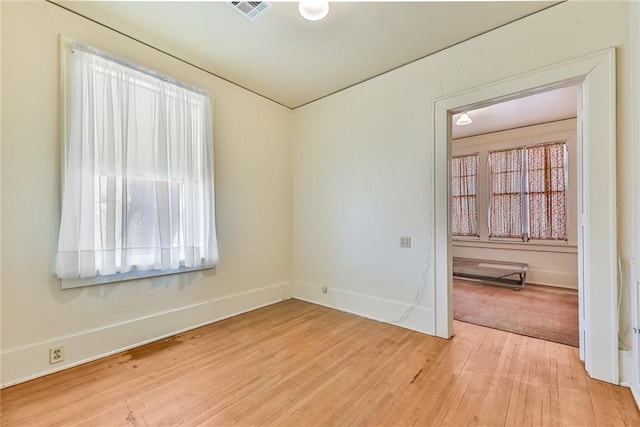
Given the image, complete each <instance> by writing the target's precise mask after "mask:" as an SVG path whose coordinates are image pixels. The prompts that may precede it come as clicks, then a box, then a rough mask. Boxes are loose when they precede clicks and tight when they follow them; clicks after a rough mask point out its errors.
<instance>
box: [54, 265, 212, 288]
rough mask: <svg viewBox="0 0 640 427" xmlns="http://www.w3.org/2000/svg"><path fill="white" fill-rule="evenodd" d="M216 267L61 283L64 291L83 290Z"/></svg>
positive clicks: (125, 274)
mask: <svg viewBox="0 0 640 427" xmlns="http://www.w3.org/2000/svg"><path fill="white" fill-rule="evenodd" d="M215 268H216V267H215V266H208V267H194V268H187V267H180V268H178V269H174V270H148V271H130V272H128V273H119V274H112V275H110V276H95V277H86V278H83V279H62V280H61V281H60V284H61V288H62V289H74V288H82V287H85V286H93V285H106V284H109V283H118V282H126V281H130V280H138V279H148V278H150V277H159V276H168V275H171V274H180V273H188V272H191V271H200V270H211V269H215Z"/></svg>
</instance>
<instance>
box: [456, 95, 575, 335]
mask: <svg viewBox="0 0 640 427" xmlns="http://www.w3.org/2000/svg"><path fill="white" fill-rule="evenodd" d="M578 91H579V87H578V86H568V87H562V88H559V89H554V90H551V91H546V92H541V93H538V94H534V95H527V96H524V97H521V98H516V99H513V100H510V101H505V102H500V103H497V104H493V105H488V106H486V107H483V108H480V109H475V110H469V111H465V113H464V114H454V115H453V116H452V132H451V155H452V159H451V178H450V179H451V184H450V194H451V208H450V215H451V218H450V224H451V239H452V256H453V257H454V264H453V299H454V304H453V311H454V319H456V320H460V321H463V322H467V323H475V324H477V325H481V326H486V327H490V328H493V329H499V330H504V331H507V332H512V333H516V334H520V335H527V336H531V337H534V338H539V339H543V340H546V341H553V342H558V343H561V344H566V345H570V346H574V347H579V326H578V317H579V316H578V307H579V304H578V253H577V248H578V246H577V228H578V227H577V184H576V182H577V168H576V163H577V162H576V159H577V98H578ZM461 118H463V119H461ZM514 268H526V271H525V272H524V273H520V272H516V271H515V270H514ZM523 278H524V279H526V282H527V284H526V285H524V283H523ZM514 291H518V292H514Z"/></svg>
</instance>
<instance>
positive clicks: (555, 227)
mask: <svg viewBox="0 0 640 427" xmlns="http://www.w3.org/2000/svg"><path fill="white" fill-rule="evenodd" d="M526 150H527V174H528V179H527V186H528V193H529V194H528V198H529V233H530V237H531V238H532V239H547V240H567V210H566V209H567V202H566V201H567V198H566V183H567V180H566V169H565V157H566V143H564V142H558V143H552V144H545V145H538V146H533V147H527V148H526Z"/></svg>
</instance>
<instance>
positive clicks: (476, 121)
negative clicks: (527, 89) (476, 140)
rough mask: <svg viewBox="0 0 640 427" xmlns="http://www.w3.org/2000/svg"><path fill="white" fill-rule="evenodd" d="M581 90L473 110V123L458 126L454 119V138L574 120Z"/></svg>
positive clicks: (525, 98)
mask: <svg viewBox="0 0 640 427" xmlns="http://www.w3.org/2000/svg"><path fill="white" fill-rule="evenodd" d="M578 89H579V88H578V86H571V87H566V88H562V89H555V90H551V91H547V92H542V93H538V94H535V95H530V96H527V97H523V98H517V99H513V100H511V101H506V102H501V103H498V104H493V105H489V106H488V107H483V108H478V109H477V110H470V111H468V112H467V113H468V114H469V116H470V117H471V119H472V120H473V123H471V124H469V125H465V126H459V125H456V120H457V119H458V117H460V114H454V115H453V119H452V120H453V124H452V131H451V138H452V139H458V138H464V137H468V136H474V135H482V134H485V133H491V132H497V131H501V130H506V129H515V128H519V127H524V126H531V125H537V124H541V123H548V122H554V121H557V120H564V119H571V118H574V117H576V115H577V107H578Z"/></svg>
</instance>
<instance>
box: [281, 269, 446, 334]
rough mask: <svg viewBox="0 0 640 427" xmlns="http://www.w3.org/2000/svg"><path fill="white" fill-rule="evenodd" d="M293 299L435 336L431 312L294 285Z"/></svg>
mask: <svg viewBox="0 0 640 427" xmlns="http://www.w3.org/2000/svg"><path fill="white" fill-rule="evenodd" d="M292 297H293V298H295V299H299V300H302V301H307V302H310V303H313V304H318V305H322V306H325V307H329V308H334V309H336V310H340V311H344V312H347V313H351V314H355V315H358V316H362V317H366V318H368V319H373V320H377V321H379V322H384V323H389V324H392V325H396V326H401V327H403V328H407V329H411V330H414V331H418V332H422V333H426V334H429V335H435V324H434V320H435V319H434V315H433V310H432V309H430V308H427V307H420V306H412V305H411V304H407V303H403V302H399V301H393V300H388V299H384V298H377V297H373V296H370V295H363V294H358V293H355V292H350V291H345V290H341V289H337V288H332V287H328V288H327V293H326V294H325V293H323V292H322V286H321V285H317V284H313V283H306V282H294V285H293V293H292Z"/></svg>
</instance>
